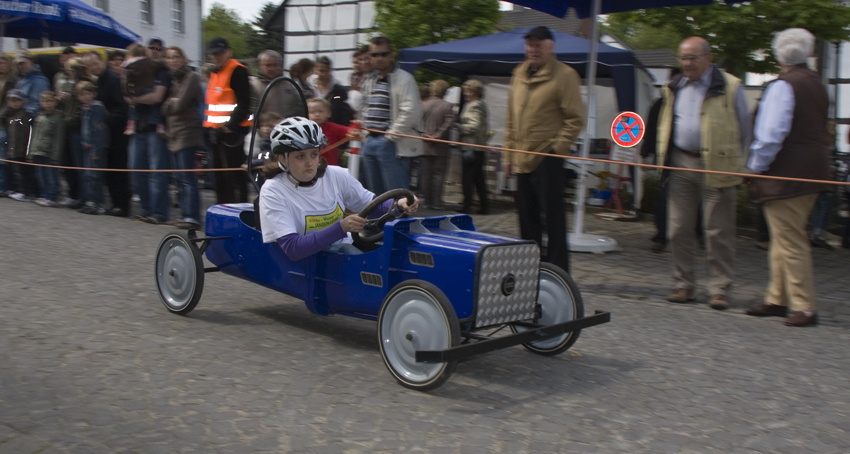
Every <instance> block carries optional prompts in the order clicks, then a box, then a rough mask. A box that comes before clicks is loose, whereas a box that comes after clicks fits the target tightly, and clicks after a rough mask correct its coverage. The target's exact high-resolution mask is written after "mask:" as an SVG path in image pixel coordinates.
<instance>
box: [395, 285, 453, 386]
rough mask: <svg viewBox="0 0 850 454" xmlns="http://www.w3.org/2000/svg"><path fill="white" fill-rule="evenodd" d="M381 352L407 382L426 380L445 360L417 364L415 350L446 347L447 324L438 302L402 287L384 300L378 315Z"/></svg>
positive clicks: (448, 335) (440, 368)
mask: <svg viewBox="0 0 850 454" xmlns="http://www.w3.org/2000/svg"><path fill="white" fill-rule="evenodd" d="M380 329H381V343H382V348H383V350H384V355H385V356H386V358H387V361H388V362H389V364H390V366H391V367H392V368H393V370H395V371H396V373H397V374H399V375H400V376H401V378H403V379H404V380H405V381H408V382H416V383H421V382H426V381H428V380H431V379H433V378H434V377H435V376H437V375H438V374H439V373H440V372H441V371H442V370H443V368H444V367H445V363H417V362H416V350H444V349H446V348H449V342H450V340H449V337H450V334H449V327H448V323H447V321H446V316H445V314H443V311H442V309H441V308H440V305H439V303H437V302H436V301H434V300H433V299H432V298H431V297H430V296H429V295H428V294H426V293H424V292H422V291H421V290H413V289H409V290H403V291H401V292H399V293H398V294H396V295H395V296H394V297H393V299H392V300H391V301H390V302H389V303H388V306H387V308H386V310H385V311H384V315H383V317H382V318H381V327H380Z"/></svg>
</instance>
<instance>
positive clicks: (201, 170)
mask: <svg viewBox="0 0 850 454" xmlns="http://www.w3.org/2000/svg"><path fill="white" fill-rule="evenodd" d="M350 140H351V139H349V138H345V139H342V140H340V141H337V142H335V143H333V144H331V145H328V146H327V147H325V148H322V151H321V153H320V154H325V153H327V152H328V151H330V150H333V149H334V148H337V147H339V146H341V145H343V144H344V143H346V142H348V141H350ZM0 162H8V163H11V164H24V165H28V166H34V167H52V168H54V169H63V170H94V171H97V172H147V173H156V172H233V171H237V170H238V171H240V172H244V171H245V169H243V168H242V167H231V168H226V169H206V168H205V169H100V168H90V167H71V166H57V165H53V164H36V163H34V162H24V161H13V160H11V159H0ZM257 169H262V166H260V167H254V170H257Z"/></svg>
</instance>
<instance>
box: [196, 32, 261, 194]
mask: <svg viewBox="0 0 850 454" xmlns="http://www.w3.org/2000/svg"><path fill="white" fill-rule="evenodd" d="M207 54H208V55H209V57H210V60H212V62H213V64H215V66H216V69H215V70H214V71H213V72H212V73H211V74H210V80H209V82H208V83H207V110H206V112H204V127H205V128H208V129H209V131H210V141H211V142H212V155H213V166H214V167H215V168H217V169H222V168H236V167H240V166H241V165H242V164H243V163H244V162H245V152H244V151H243V147H244V141H245V134H247V133H248V130H249V128H250V127H251V125H252V124H253V123H254V118H253V115H251V85H250V82H249V81H248V70H247V69H246V68H245V66H244V65H242V64H241V63H239V62H238V61H236V60H235V59H233V50H232V49H231V48H230V44H228V42H227V40H226V39H224V38H220V37H218V38H213V39H212V41H210V45H209V48H208V49H207ZM215 194H216V198H217V199H218V203H239V202H247V201H248V178H247V175H245V172H215Z"/></svg>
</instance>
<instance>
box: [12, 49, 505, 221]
mask: <svg viewBox="0 0 850 454" xmlns="http://www.w3.org/2000/svg"><path fill="white" fill-rule="evenodd" d="M207 56H208V59H209V61H210V62H209V63H205V64H202V65H201V66H200V68H193V67H191V66H190V63H191V62H190V61H189V60H188V59H187V57H186V55H185V53H184V52H183V50H182V49H180V48H179V47H166V45H165V43H164V41H163V40H162V39H160V38H152V39H150V40H149V41H148V42H147V45H146V46H143V45H142V44H138V43H136V44H132V45H130V46H129V47H127V49H125V50H114V51H109V52H108V53H107V54H106V55H105V57H106V58H104V55H103V54H102V53H100V52H98V51H96V50H90V51H77V50H75V49H74V48H72V47H67V48H65V49H64V50H63V51H62V53H61V54H60V55H59V56H58V62H59V68H58V71H57V72H56V73H55V74H54V75H51V74H47V75H46V74H45V71H42V68H41V66H40V65H39V63H40V62H43V60H40V57H37V56H34V55H32V54H30V53H28V51H26V50H22V51H20V52H19V53H18V54H17V55H16V56H15V57H14V58H10V57H8V56H2V57H0V122H1V123H0V126H2V127H0V158H4V159H6V158H7V159H8V160H9V161H11V162H0V196H3V197H10V198H12V199H14V200H17V201H21V202H34V203H36V204H38V205H40V206H44V207H65V208H71V209H76V210H78V211H79V212H81V213H85V214H92V215H102V214H105V215H112V216H119V217H132V218H134V219H137V220H140V221H143V222H147V223H151V224H169V225H175V226H177V227H180V228H186V229H190V228H197V227H199V226H200V223H201V214H200V201H199V188H200V187H206V188H213V189H215V192H216V198H217V202H218V203H234V202H247V201H248V193H249V189H248V188H249V186H248V184H249V177H248V173H242V172H233V171H231V172H206V175H203V174H201V173H200V172H195V171H194V170H196V168H198V167H199V166H203V164H204V163H208V166H209V167H212V168H239V167H242V168H245V167H247V166H248V160H247V159H246V154H250V155H251V159H250V161H251V163H252V165H253V166H254V167H256V166H259V165H261V164H262V162H263V159H264V158H265V157H266V156H267V155H268V151H269V150H268V146H269V132H270V131H271V130H272V128H273V127H274V126H275V125H276V124H278V123H279V122H280V121H282V120H283V119H285V118H288V117H293V116H301V117H309V118H310V119H311V120H313V121H315V122H316V123H317V124H319V125H321V126H322V129H323V130H324V131H325V134H326V135H327V137H328V138H329V139H331V142H330V143H331V144H333V143H339V142H345V140H344V139H346V138H347V137H348V138H355V137H354V136H351V134H352V133H351V132H350V131H351V130H352V128H353V126H352V124H353V122H356V121H360V123H361V124H363V125H364V126H366V127H369V128H372V129H374V130H376V131H389V132H401V133H407V134H410V135H416V136H418V135H420V134H424V135H425V136H426V137H436V138H442V139H447V138H448V137H449V133H450V132H451V130H453V129H457V130H460V131H463V134H464V135H465V137H466V138H468V139H469V140H478V142H477V143H482V144H483V143H484V142H485V141H486V137H487V134H486V133H487V116H486V106H484V105H483V102H482V101H481V100H480V98H481V96H482V94H483V91H482V90H483V85H482V84H481V83H478V82H477V81H469V82H468V83H467V84H465V85H464V93H465V94H469V96H471V97H468V98H467V99H468V100H471V101H474V102H471V103H468V104H469V105H468V106H467V108H466V109H465V110H464V113H463V114H461V115H460V116H459V117H458V112H457V107H456V106H455V105H454V104H450V103H448V102H446V101H444V100H442V97H443V96H444V95H445V93H446V90H447V89H448V87H449V85H448V83H446V82H445V81H441V80H440V81H435V82H433V83H432V84H431V87H430V89H429V90H427V91H428V93H429V99H428V100H426V101H425V103H424V108H423V103H422V100H421V99H420V97H419V89H418V87H417V85H416V82H415V81H414V79H413V77H412V76H411V75H410V74H408V73H406V72H404V71H401V70H400V69H399V68H398V67H397V66H396V65H395V63H394V52H393V50H392V48H391V43H390V42H389V40H388V39H386V38H383V37H378V38H375V39H373V40H372V42H371V43H370V44H367V45H364V46H361V47H360V48H358V49H357V50H356V52H354V54H353V57H352V62H351V66H352V69H353V71H352V74H351V76H350V79H349V80H348V81H346V82H347V84H343V82H341V81H340V80H338V79H337V78H336V77H334V76H333V70H334V68H333V62H332V61H331V60H330V59H329V58H328V57H319V58H318V59H316V60H315V61H314V60H310V59H307V58H304V59H301V60H298V61H296V62H295V63H294V64H292V65H291V66H290V67H289V68H288V69H289V77H290V78H291V80H292V81H293V83H286V82H284V83H277V84H275V85H274V86H273V87H272V88H271V90H269V92H268V93H266V89H267V87H269V85H270V84H271V82H272V81H273V80H274V79H276V78H278V77H281V76H283V75H284V68H283V58H282V56H281V54H280V53H278V52H276V51H274V50H265V51H263V52H261V53H260V54H259V55H258V56H257V60H256V62H257V66H258V70H257V71H256V74H254V75H251V74H249V70H248V68H246V67H245V66H244V65H243V64H241V63H240V62H238V61H237V60H235V59H233V58H232V50H231V49H230V45H229V43H228V42H227V41H226V40H225V39H223V38H214V39H213V40H212V41H211V42H210V43H209V45H208V47H207ZM48 77H49V78H48ZM299 91H300V94H299ZM264 93H265V98H264V99H263V94H264ZM302 95H303V97H304V99H306V100H307V102H306V105H305V104H304V103H302V102H301V96H302ZM261 99H262V100H263V106H262V111H261V112H260V113H259V114H258V118H254V117H253V115H254V112H255V111H256V110H257V107H258V106H259V104H260V101H261ZM471 106H477V107H475V108H471ZM254 121H257V122H258V125H257V126H258V128H257V137H256V138H255V140H254V142H253V148H252V149H249V148H250V136H249V132H250V130H251V127H252V126H253V123H254ZM354 124H355V125H357V123H354ZM354 134H355V135H356V133H354ZM350 136H351V137H350ZM356 138H360V137H356ZM362 139H363V142H365V143H364V147H363V165H362V166H361V169H362V170H361V175H360V180H361V181H362V182H363V184H364V185H365V186H366V187H367V188H369V189H370V190H373V191H375V192H377V193H382V192H384V191H386V190H388V189H390V188H410V186H411V185H410V183H411V170H413V171H414V172H416V174H415V175H413V176H412V180H413V181H414V182H418V183H415V186H417V187H416V188H415V189H417V190H418V191H419V192H420V193H422V194H427V195H426V200H427V202H428V205H429V206H433V207H442V206H443V204H442V201H441V200H442V186H443V184H444V182H445V177H446V173H447V169H448V157H449V147H448V146H446V145H424V144H423V143H422V141H421V140H418V139H407V138H397V137H394V136H385V135H384V134H381V133H377V132H373V133H368V134H365V135H364V137H362ZM346 148H347V145H342V146H340V147H335V148H333V149H329V150H325V151H324V152H323V155H322V156H323V158H324V159H325V160H326V161H327V162H328V164H330V165H337V164H339V163H340V160H341V157H342V154H343V152H344V151H345V149H346ZM465 152H466V153H467V154H468V157H469V158H468V159H465V161H464V162H465V164H464V169H465V171H464V188H465V189H464V191H465V192H464V194H466V195H467V197H466V199H467V202H465V203H464V208H463V210H462V211H464V212H469V211H470V210H471V208H470V207H471V204H472V202H471V199H472V194H471V191H472V189H471V188H472V187H473V186H475V187H476V188H478V191H479V192H478V194H479V197H480V200H481V210H480V211H481V212H487V210H488V205H487V197H486V188H485V186H484V179H483V170H482V169H483V159H481V156H483V151H482V150H473V149H470V150H465ZM476 158H477V160H476ZM411 160H416V163H415V165H414V166H413V167H411ZM420 160H421V163H420V162H419V161H420ZM473 161H475V163H476V165H475V166H472V167H474V168H475V169H477V172H476V171H473V170H469V169H467V167H470V163H472V162H473ZM26 163H31V164H40V165H45V166H32V165H27V164H26ZM51 165H55V166H63V167H67V168H63V169H61V170H60V169H57V168H55V167H48V166H51ZM96 169H109V170H110V171H99V170H96ZM113 170H114V171H113ZM120 170H136V171H139V172H121V171H120ZM255 178H256V179H257V181H258V182H259V183H262V176H261V175H259V174H258V175H256V176H255ZM467 180H468V181H467ZM104 186H105V191H104ZM171 186H173V187H174V188H176V191H175V192H176V194H175V195H176V197H173V196H172V194H171V190H170V187H171ZM467 189H468V190H467ZM105 192H106V193H108V198H107V197H106V196H105ZM172 199H174V200H172ZM107 200H108V201H109V202H110V203H109V206H107V204H106V201H107ZM131 200H135V201H137V202H139V208H140V209H139V210H137V212H132V210H131V207H132V206H133V205H132V204H131ZM172 203H174V204H176V205H177V206H179V208H180V216H179V218H177V219H170V218H169V214H170V211H171V207H172Z"/></svg>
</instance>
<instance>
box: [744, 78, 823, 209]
mask: <svg viewBox="0 0 850 454" xmlns="http://www.w3.org/2000/svg"><path fill="white" fill-rule="evenodd" d="M779 79H780V80H784V81H785V82H787V83H788V84H789V85H791V89H792V90H793V91H794V119H793V120H792V122H791V131H790V132H789V133H788V137H786V138H785V141H783V142H782V148H781V149H780V150H779V153H777V154H776V159H775V160H774V161H773V162H772V163H771V164H770V168H769V169H768V170H767V172H764V175H773V176H780V177H792V178H806V179H812V180H831V175H830V167H829V138H828V136H827V129H826V128H827V126H826V120H827V110H828V109H829V96H828V95H827V94H826V89H825V88H824V87H823V84H822V83H821V80H820V76H819V75H818V73H816V72H814V71H812V70H810V69H809V68H807V67H806V66H805V65H797V66H794V67H793V68H791V70H789V71H787V72H784V73H782V74H780V75H779ZM831 190H832V185H830V184H823V183H803V182H795V181H783V180H768V179H764V178H754V179H753V183H752V196H753V201H754V202H756V203H763V202H767V201H770V200H777V199H790V198H792V197H799V196H801V195H806V194H814V193H819V192H827V191H831Z"/></svg>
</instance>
